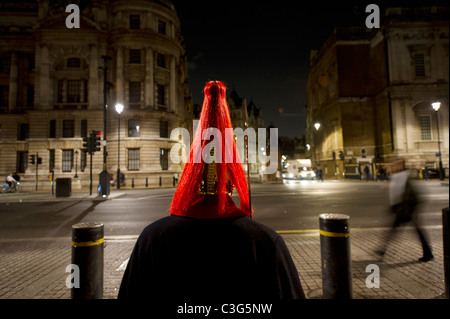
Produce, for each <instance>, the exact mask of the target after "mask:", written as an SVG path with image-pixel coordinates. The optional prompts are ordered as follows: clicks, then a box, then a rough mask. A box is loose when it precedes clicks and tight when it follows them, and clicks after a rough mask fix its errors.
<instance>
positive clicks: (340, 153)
mask: <svg viewBox="0 0 450 319" xmlns="http://www.w3.org/2000/svg"><path fill="white" fill-rule="evenodd" d="M339 158H340V159H341V161H343V160H345V156H344V152H342V151H339Z"/></svg>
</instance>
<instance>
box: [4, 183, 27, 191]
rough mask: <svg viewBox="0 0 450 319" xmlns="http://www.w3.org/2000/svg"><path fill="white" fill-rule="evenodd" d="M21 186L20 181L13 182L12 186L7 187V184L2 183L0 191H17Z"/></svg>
mask: <svg viewBox="0 0 450 319" xmlns="http://www.w3.org/2000/svg"><path fill="white" fill-rule="evenodd" d="M21 189H22V188H21V186H20V182H17V183H16V184H14V186H13V187H9V186H8V185H3V186H2V188H1V192H2V193H17V192H20V191H21Z"/></svg>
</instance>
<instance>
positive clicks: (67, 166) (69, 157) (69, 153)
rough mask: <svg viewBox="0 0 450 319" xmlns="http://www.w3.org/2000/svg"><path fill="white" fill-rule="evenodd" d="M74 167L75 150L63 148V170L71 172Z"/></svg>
mask: <svg viewBox="0 0 450 319" xmlns="http://www.w3.org/2000/svg"><path fill="white" fill-rule="evenodd" d="M72 167H73V150H62V171H63V172H71V171H72Z"/></svg>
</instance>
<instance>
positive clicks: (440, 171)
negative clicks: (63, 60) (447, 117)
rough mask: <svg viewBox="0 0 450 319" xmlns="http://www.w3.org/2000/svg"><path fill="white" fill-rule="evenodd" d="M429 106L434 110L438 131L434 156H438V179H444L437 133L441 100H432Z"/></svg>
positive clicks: (439, 138)
mask: <svg viewBox="0 0 450 319" xmlns="http://www.w3.org/2000/svg"><path fill="white" fill-rule="evenodd" d="M431 106H432V107H433V109H434V110H435V111H436V128H437V133H438V153H437V154H436V156H437V157H439V179H440V180H441V181H442V180H444V172H443V170H442V154H441V137H440V133H439V114H438V111H439V109H440V108H441V102H433V103H431Z"/></svg>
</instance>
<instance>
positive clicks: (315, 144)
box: [314, 122, 320, 165]
mask: <svg viewBox="0 0 450 319" xmlns="http://www.w3.org/2000/svg"><path fill="white" fill-rule="evenodd" d="M314 127H315V128H316V131H318V130H319V128H320V123H319V122H316V123H315V124H314ZM316 141H317V138H316V133H314V150H315V151H316V157H317V162H318V163H319V165H320V155H319V152H318V151H317V143H316Z"/></svg>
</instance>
